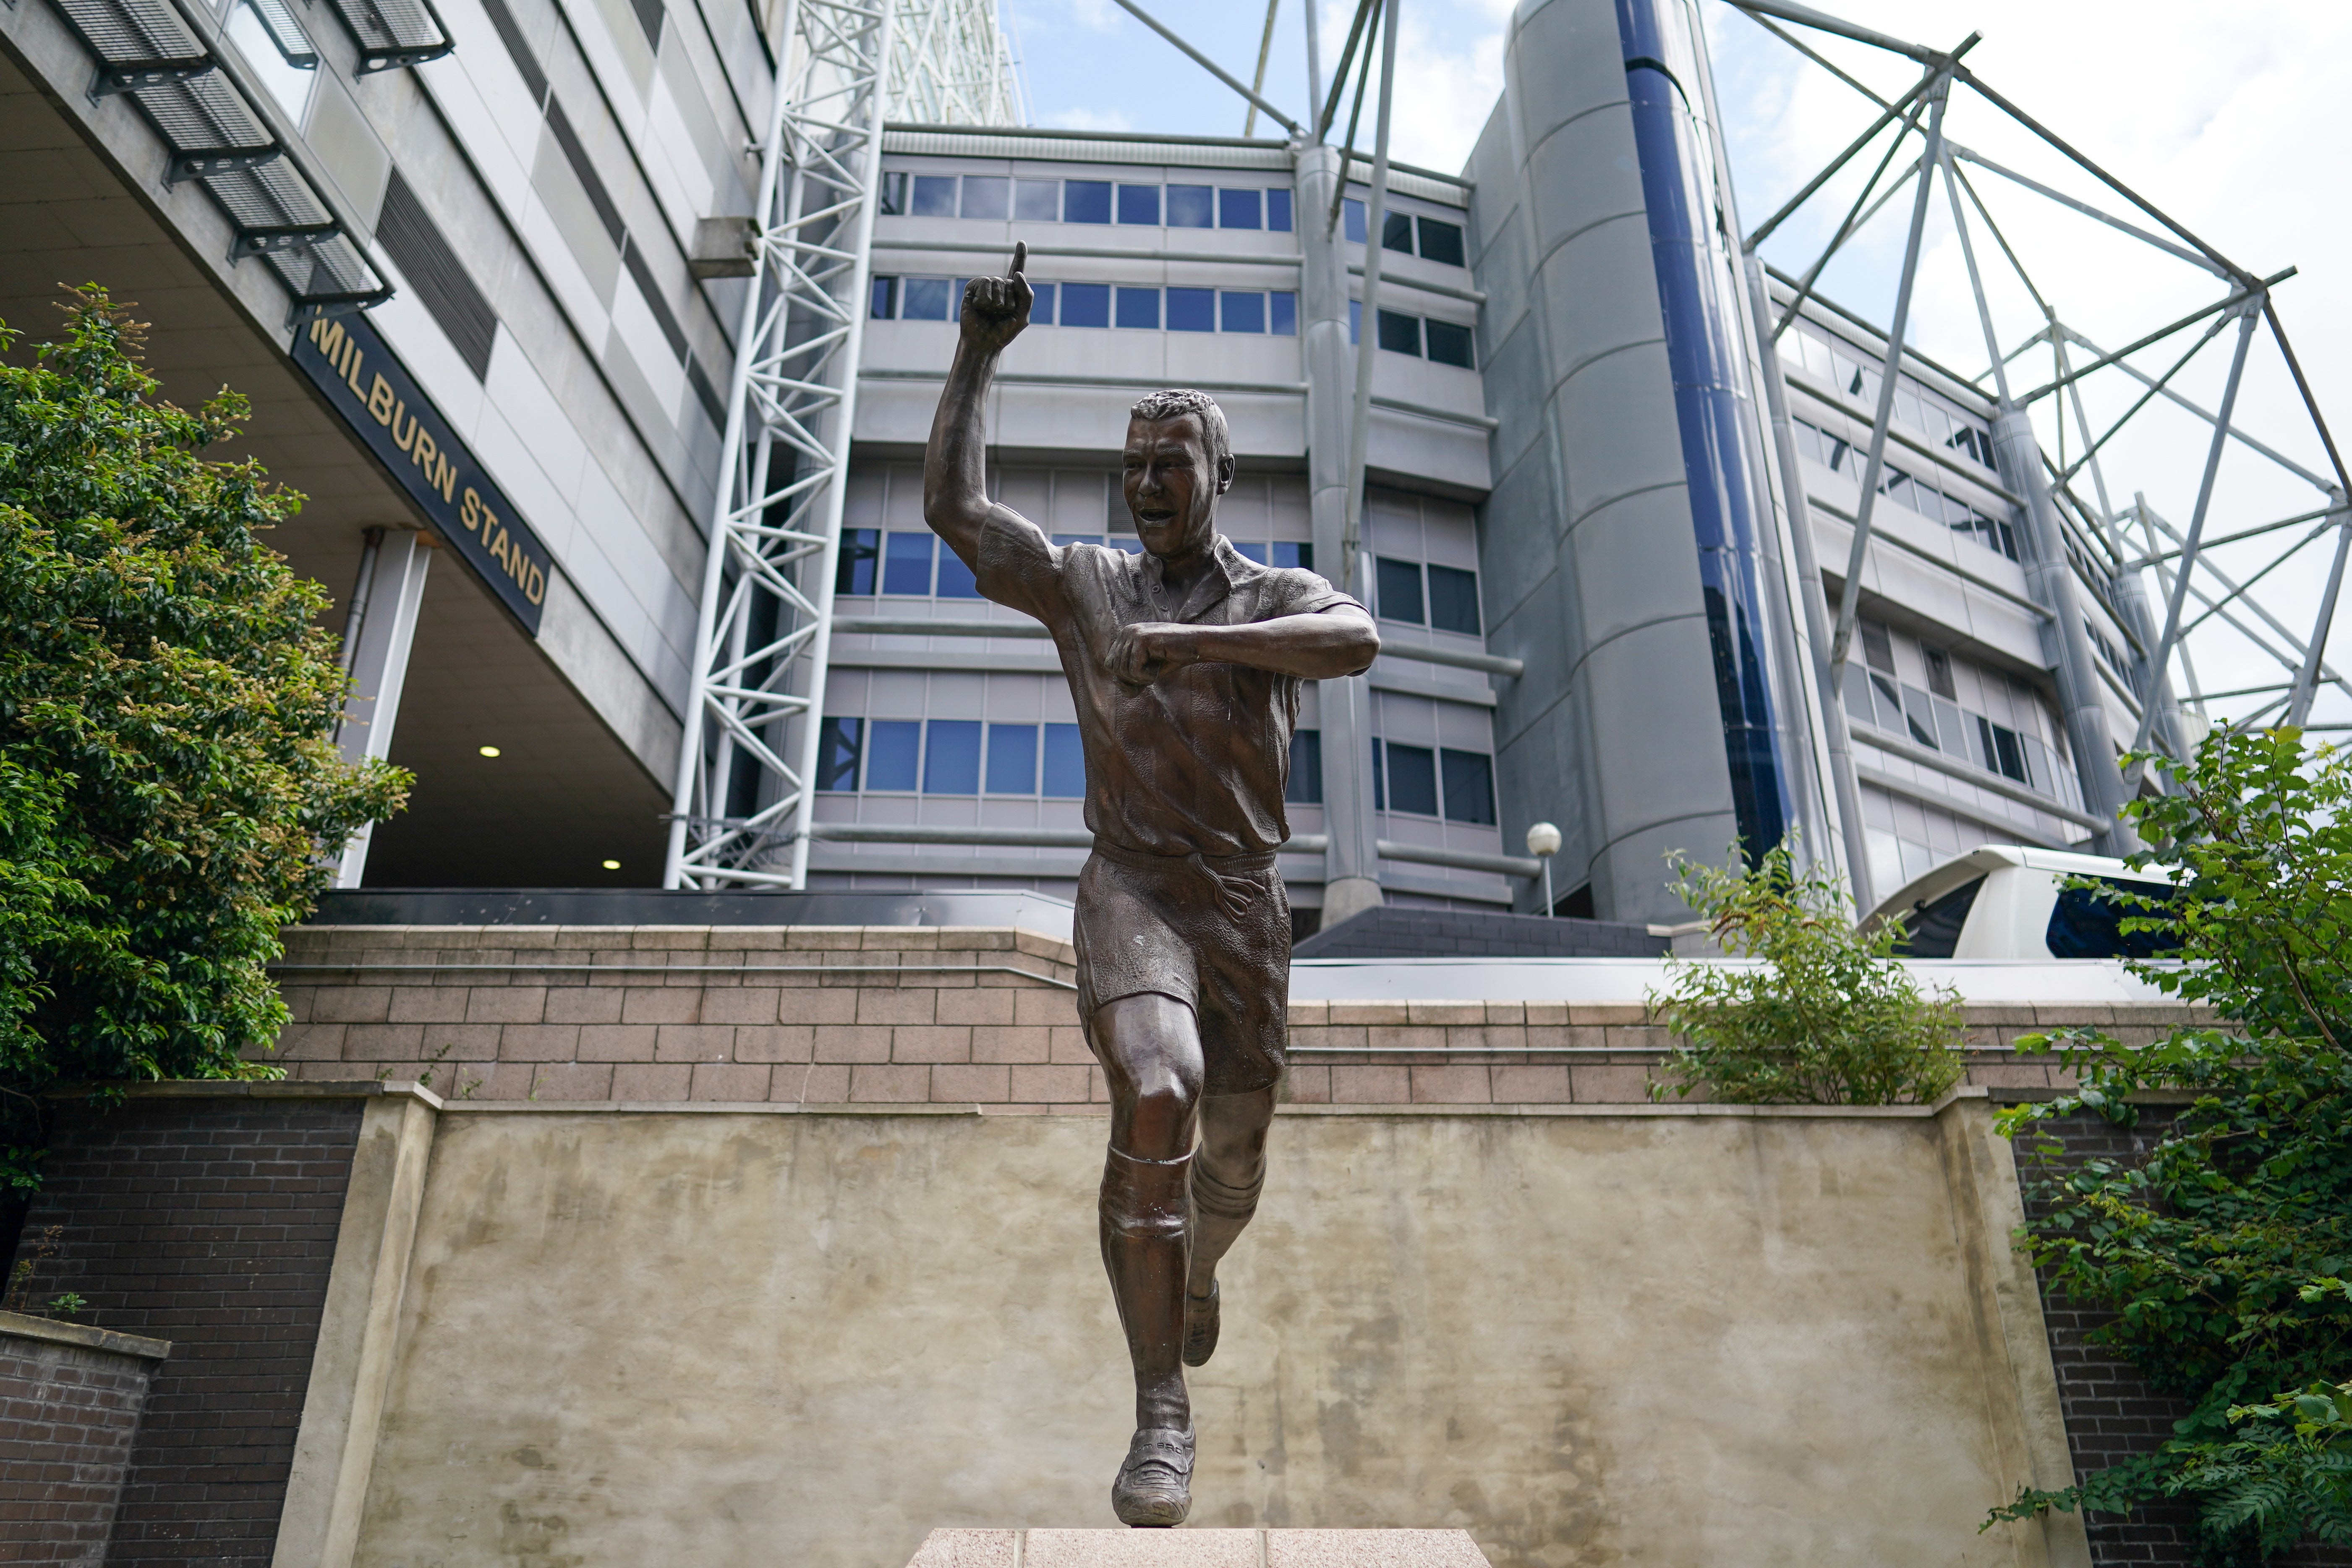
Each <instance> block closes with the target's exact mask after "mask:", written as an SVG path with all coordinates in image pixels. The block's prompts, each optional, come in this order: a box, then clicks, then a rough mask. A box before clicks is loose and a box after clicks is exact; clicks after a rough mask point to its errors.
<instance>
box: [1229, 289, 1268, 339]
mask: <svg viewBox="0 0 2352 1568" xmlns="http://www.w3.org/2000/svg"><path fill="white" fill-rule="evenodd" d="M1218 306H1219V310H1220V311H1221V313H1222V314H1223V326H1224V329H1225V331H1229V332H1263V331H1265V295H1263V294H1245V293H1227V294H1223V295H1221V296H1220V297H1219V300H1218Z"/></svg>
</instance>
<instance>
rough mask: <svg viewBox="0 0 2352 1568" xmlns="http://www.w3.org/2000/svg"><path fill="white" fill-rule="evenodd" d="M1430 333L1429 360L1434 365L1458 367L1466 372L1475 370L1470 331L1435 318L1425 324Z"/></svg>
mask: <svg viewBox="0 0 2352 1568" xmlns="http://www.w3.org/2000/svg"><path fill="white" fill-rule="evenodd" d="M1423 326H1424V328H1425V330H1426V331H1428V333H1429V358H1430V362H1431V363H1433V364H1450V365H1458V366H1459V367H1461V368H1462V369H1464V370H1475V369H1477V368H1478V366H1477V364H1476V363H1475V362H1474V361H1473V359H1472V357H1471V352H1470V329H1469V328H1467V327H1461V326H1456V325H1454V323H1453V322H1452V321H1438V320H1436V319H1435V318H1432V319H1431V320H1430V321H1426V322H1424V323H1423Z"/></svg>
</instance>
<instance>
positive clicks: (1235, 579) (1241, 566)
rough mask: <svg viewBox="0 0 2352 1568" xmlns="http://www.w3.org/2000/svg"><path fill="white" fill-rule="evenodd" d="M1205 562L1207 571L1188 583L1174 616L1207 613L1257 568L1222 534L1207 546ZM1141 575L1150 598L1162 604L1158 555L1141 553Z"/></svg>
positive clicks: (1192, 616)
mask: <svg viewBox="0 0 2352 1568" xmlns="http://www.w3.org/2000/svg"><path fill="white" fill-rule="evenodd" d="M1209 563H1210V566H1211V570H1209V571H1207V572H1203V573H1202V574H1201V580H1200V581H1199V582H1197V583H1195V584H1192V592H1191V593H1190V594H1188V595H1185V596H1184V602H1183V603H1182V604H1181V605H1178V606H1177V608H1176V614H1175V619H1177V620H1179V621H1192V620H1198V619H1199V618H1200V617H1201V616H1204V615H1206V614H1207V613H1208V611H1209V609H1210V607H1211V606H1212V605H1215V604H1216V603H1217V602H1218V601H1219V600H1220V599H1223V598H1224V597H1225V596H1226V595H1228V594H1231V593H1232V592H1233V591H1234V588H1235V587H1237V586H1239V585H1240V584H1241V582H1242V580H1243V579H1244V577H1246V576H1247V575H1249V574H1251V573H1254V572H1256V571H1259V570H1261V568H1259V567H1258V566H1257V565H1256V564H1255V563H1253V562H1249V561H1245V560H1244V559H1243V558H1242V556H1241V553H1240V552H1238V551H1236V550H1234V546H1233V542H1232V541H1231V540H1229V539H1227V538H1226V537H1225V536H1224V535H1223V534H1222V533H1220V534H1218V535H1217V536H1216V542H1214V543H1213V545H1211V546H1210V549H1209ZM1143 575H1144V580H1145V581H1146V582H1148V583H1149V584H1150V585H1151V596H1152V598H1153V600H1154V601H1155V602H1157V603H1160V604H1165V603H1166V602H1167V597H1168V595H1167V589H1166V587H1165V585H1164V584H1162V583H1161V581H1160V557H1158V556H1157V555H1154V554H1152V553H1151V552H1150V551H1148V550H1147V551H1145V552H1143Z"/></svg>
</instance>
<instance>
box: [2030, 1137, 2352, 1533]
mask: <svg viewBox="0 0 2352 1568" xmlns="http://www.w3.org/2000/svg"><path fill="white" fill-rule="evenodd" d="M2174 1115H2175V1112H2174V1111H2173V1110H2170V1109H2168V1108H2165V1107H2160V1106H2147V1107H2144V1108H2143V1109H2142V1110H2141V1114H2140V1120H2139V1124H2138V1125H2137V1127H2118V1126H2116V1125H2115V1124H2114V1123H2113V1122H2110V1121H2106V1120H2105V1118H2103V1117H2098V1116H2070V1117H2064V1118H2061V1119H2058V1120H2055V1121H2047V1122H2044V1123H2042V1129H2043V1130H2044V1131H2046V1132H2047V1133H2048V1134H2049V1135H2050V1138H2051V1139H2052V1140H2053V1141H2054V1142H2057V1143H2058V1144H2060V1145H2061V1150H2062V1152H2059V1153H2058V1154H2056V1155H2054V1156H2048V1157H2044V1156H2042V1155H2039V1154H2036V1153H2035V1152H2033V1150H2032V1145H2031V1142H2029V1140H2027V1139H2024V1138H2021V1139H2020V1140H2019V1141H2018V1143H2017V1155H2018V1176H2019V1179H2020V1180H2021V1182H2023V1183H2024V1184H2026V1191H2027V1194H2028V1196H2027V1205H2026V1206H2027V1209H2028V1212H2029V1213H2032V1214H2033V1215H2037V1216H2038V1215H2041V1214H2042V1213H2044V1212H2046V1209H2047V1205H2039V1204H2035V1203H2034V1202H2033V1201H2032V1187H2033V1184H2036V1183H2040V1182H2045V1181H2049V1180H2053V1179H2054V1178H2056V1177H2058V1176H2061V1175H2063V1174H2064V1173H2067V1172H2069V1171H2072V1170H2074V1169H2075V1168H2077V1167H2079V1166H2080V1165H2081V1164H2083V1163H2084V1162H2085V1161H2088V1160H2113V1161H2115V1162H2116V1163H2119V1164H2124V1165H2135V1164H2138V1163H2141V1162H2143V1161H2145V1160H2146V1159H2147V1155H2148V1152H2149V1151H2150V1150H2152V1149H2154V1148H2155V1147H2156V1144H2157V1142H2158V1140H2159V1139H2161V1138H2162V1137H2163V1136H2164V1133H2165V1130H2166V1129H2167V1128H2168V1127H2169V1126H2171V1124H2172V1120H2173V1116H2174ZM2042 1321H2044V1322H2045V1323H2046V1324H2047V1325H2048V1328H2049V1331H2050V1359H2051V1362H2052V1363H2053V1365H2054V1366H2055V1368H2056V1371H2057V1373H2058V1401H2059V1405H2060V1408H2061V1409H2062V1410H2063V1411H2064V1413H2065V1417H2066V1443H2067V1447H2069V1448H2070V1449H2071V1450H2072V1451H2073V1454H2074V1473H2075V1475H2077V1476H2078V1477H2079V1476H2087V1475H2089V1474H2090V1473H2091V1472H2092V1471H2094V1470H2100V1469H2105V1468H2106V1467H2108V1466H2110V1465H2113V1464H2116V1463H2118V1462H2119V1461H2121V1460H2124V1459H2126V1458H2130V1457H2131V1456H2133V1455H2135V1454H2143V1453H2146V1452H2147V1451H2148V1450H2149V1449H2151V1448H2154V1447H2156V1446H2157V1445H2158V1444H2159V1443H2161V1442H2163V1441H2164V1440H2165V1438H2167V1437H2168V1436H2171V1435H2172V1427H2173V1423H2175V1422H2177V1421H2179V1419H2180V1418H2181V1417H2182V1416H2184V1415H2188V1414H2189V1401H2188V1400H2187V1399H2184V1398H2181V1397H2180V1396H2179V1395H2177V1394H2166V1393H2160V1392H2158V1390H2156V1389H2154V1388H2151V1387H2150V1386H2149V1385H2148V1383H2147V1379H2146V1378H2144V1377H2143V1376H2141V1375H2140V1371H2139V1369H2138V1368H2137V1367H2136V1366H2134V1365H2133V1364H2132V1363H2130V1362H2128V1361H2126V1360H2125V1359H2124V1358H2123V1357H2121V1356H2119V1355H2117V1354H2116V1352H2113V1351H2111V1350H2108V1349H2106V1348H2105V1346H2103V1345H2100V1344H2097V1343H2095V1342H2093V1341H2092V1339H2091V1335H2092V1334H2093V1333H2094V1332H2095V1331H2097V1330H2099V1329H2100V1328H2103V1327H2104V1326H2105V1325H2106V1324H2108V1323H2110V1322H2112V1321H2115V1314H2114V1313H2113V1312H2110V1311H2107V1310H2104V1309H2102V1308H2098V1307H2094V1306H2090V1305H2088V1304H2085V1303H2083V1302H2078V1301H2074V1300H2068V1299H2067V1298H2066V1297H2064V1296H2063V1295H2059V1294H2056V1293H2054V1292H2053V1289H2052V1287H2051V1281H2050V1277H2049V1274H2048V1272H2047V1271H2046V1270H2045V1271H2043V1273H2042ZM2196 1520H2197V1510H2196V1507H2195V1505H2194V1504H2191V1503H2177V1504H2164V1503H2159V1504H2154V1505H2150V1506H2148V1507H2147V1508H2143V1509H2141V1510H2138V1511H2137V1512H2136V1513H2133V1514H2131V1515H2130V1516H2128V1517H2118V1516H2116V1515H2115V1514H2092V1515H2090V1516H2089V1517H2088V1519H2087V1520H2086V1521H2084V1523H2085V1526H2086V1528H2087V1531H2088V1533H2089V1535H2090V1539H2091V1561H2092V1562H2093V1563H2095V1564H2096V1568H2126V1565H2128V1568H2143V1565H2146V1568H2188V1565H2189V1563H2193V1562H2195V1561H2196V1558H2195V1552H2194V1549H2193V1547H2192V1545H2191V1542H2192V1541H2193V1540H2194V1538H2195V1535H2196ZM2277 1561H2279V1562H2282V1563H2292V1564H2307V1565H2310V1568H2347V1565H2352V1550H2334V1551H2331V1550H2325V1549H2320V1548H2315V1547H2309V1546H2306V1547H2304V1548H2301V1549H2299V1550H2297V1551H2295V1552H2292V1553H2290V1554H2289V1555H2287V1556H2286V1557H2284V1558H2281V1559H2278V1560H2277Z"/></svg>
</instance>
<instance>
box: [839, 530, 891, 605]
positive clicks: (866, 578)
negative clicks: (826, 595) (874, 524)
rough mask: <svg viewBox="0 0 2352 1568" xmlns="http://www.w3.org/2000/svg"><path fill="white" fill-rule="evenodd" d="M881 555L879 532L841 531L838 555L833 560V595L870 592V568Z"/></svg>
mask: <svg viewBox="0 0 2352 1568" xmlns="http://www.w3.org/2000/svg"><path fill="white" fill-rule="evenodd" d="M881 555H882V532H881V531H880V530H879V529H874V528H845V529H843V530H842V531H841V554H840V555H839V556H837V557H836V558H835V564H834V569H833V591H834V592H835V593H836V594H870V593H872V592H874V568H875V566H876V564H877V562H879V560H880V559H881Z"/></svg>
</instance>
